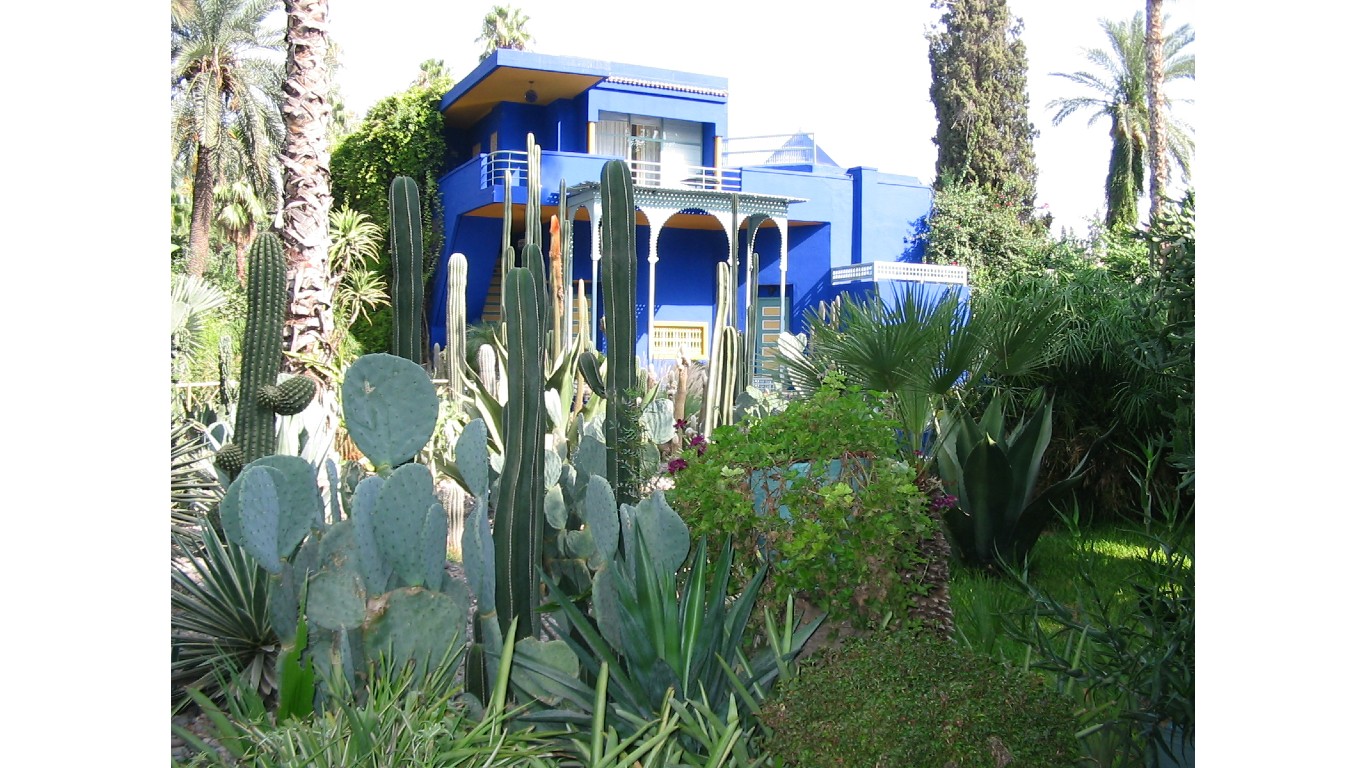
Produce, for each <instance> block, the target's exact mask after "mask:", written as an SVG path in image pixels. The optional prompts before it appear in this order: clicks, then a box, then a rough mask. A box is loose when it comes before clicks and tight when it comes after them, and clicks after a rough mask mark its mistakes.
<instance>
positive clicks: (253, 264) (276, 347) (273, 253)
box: [214, 232, 317, 478]
mask: <svg viewBox="0 0 1366 768" xmlns="http://www.w3.org/2000/svg"><path fill="white" fill-rule="evenodd" d="M287 298H288V295H287V290H286V286H285V252H284V246H282V245H281V244H280V239H279V238H278V237H276V236H275V235H274V234H273V233H270V232H266V233H263V234H261V235H260V236H259V237H257V238H256V240H254V241H253V242H252V244H251V249H250V250H249V251H248V253H247V325H246V332H245V334H244V335H243V337H242V376H241V395H240V396H239V398H238V403H237V419H236V422H235V424H234V427H233V435H232V442H231V443H229V444H227V445H225V446H223V448H222V449H221V450H220V451H219V453H218V455H217V456H216V457H215V459H214V463H215V464H216V465H217V466H218V468H219V469H221V470H223V471H224V472H226V473H227V474H228V476H229V478H232V477H236V476H237V473H239V472H241V471H242V469H243V468H244V467H245V466H246V465H247V464H250V463H251V462H253V461H255V460H257V459H259V458H261V457H262V456H268V455H270V454H273V453H274V452H275V416H276V414H280V415H290V414H295V413H298V412H300V411H302V410H303V409H304V408H305V407H307V406H308V403H309V401H310V400H312V399H313V395H314V393H315V391H316V387H317V384H316V382H314V381H313V380H312V379H310V378H307V377H305V376H295V377H293V378H289V379H286V380H284V381H280V380H279V379H280V361H281V360H283V358H284V349H283V343H284V327H285V302H286V300H287Z"/></svg>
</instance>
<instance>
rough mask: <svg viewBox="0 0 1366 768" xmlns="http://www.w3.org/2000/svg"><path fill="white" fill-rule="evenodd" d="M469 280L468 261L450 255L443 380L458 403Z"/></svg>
mask: <svg viewBox="0 0 1366 768" xmlns="http://www.w3.org/2000/svg"><path fill="white" fill-rule="evenodd" d="M468 281H469V262H468V261H467V260H466V259H465V254H463V253H452V254H451V255H450V257H449V258H448V259H447V260H446V379H447V380H448V381H449V382H450V384H449V385H448V386H449V387H450V390H451V393H452V394H453V396H454V397H455V398H456V401H457V402H459V401H460V400H462V399H463V398H464V397H465V387H466V384H465V378H466V377H465V371H466V369H467V368H468V367H469V366H468V365H466V363H465V322H466V314H467V313H466V311H465V287H466V285H467V283H468Z"/></svg>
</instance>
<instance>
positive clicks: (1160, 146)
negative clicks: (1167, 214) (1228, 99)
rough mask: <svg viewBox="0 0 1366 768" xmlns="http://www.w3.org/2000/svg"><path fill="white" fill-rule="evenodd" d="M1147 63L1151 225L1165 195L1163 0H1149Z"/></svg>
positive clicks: (1146, 44)
mask: <svg viewBox="0 0 1366 768" xmlns="http://www.w3.org/2000/svg"><path fill="white" fill-rule="evenodd" d="M1143 50H1144V56H1145V58H1147V60H1148V165H1149V167H1150V170H1151V171H1152V177H1151V178H1152V181H1151V182H1149V184H1148V198H1149V201H1150V203H1151V207H1150V209H1149V212H1148V221H1149V222H1150V226H1151V223H1152V222H1156V221H1157V215H1158V213H1159V212H1160V211H1161V210H1162V198H1163V197H1164V196H1165V195H1166V193H1167V116H1166V113H1167V105H1166V104H1165V102H1164V100H1163V98H1162V93H1163V88H1162V83H1163V81H1164V80H1165V79H1166V71H1165V69H1166V68H1165V67H1164V66H1163V63H1164V62H1163V60H1162V0H1148V34H1147V36H1146V37H1145V39H1144V41H1143Z"/></svg>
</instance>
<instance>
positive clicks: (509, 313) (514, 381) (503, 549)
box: [493, 245, 546, 639]
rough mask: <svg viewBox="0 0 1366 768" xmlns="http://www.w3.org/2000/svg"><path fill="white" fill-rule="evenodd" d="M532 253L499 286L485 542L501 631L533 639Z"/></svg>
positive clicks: (535, 416) (540, 388)
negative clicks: (495, 409) (493, 493)
mask: <svg viewBox="0 0 1366 768" xmlns="http://www.w3.org/2000/svg"><path fill="white" fill-rule="evenodd" d="M539 251H540V249H538V248H537V247H536V246H535V245H528V246H527V247H526V251H525V253H526V256H527V257H528V258H527V260H528V261H529V262H530V263H531V264H532V267H531V268H527V267H517V268H514V269H512V270H510V271H509V272H508V281H507V283H506V284H505V285H504V286H503V317H505V318H507V320H506V322H507V337H508V367H507V380H508V399H507V405H506V406H505V407H504V408H503V439H504V441H505V443H504V446H503V470H502V474H501V477H500V480H499V491H498V505H497V507H496V508H495V509H494V518H493V539H494V551H495V560H496V562H497V563H498V566H499V572H498V578H497V585H496V586H497V590H496V593H497V606H498V617H499V623H500V624H501V626H502V629H503V631H504V632H506V631H507V628H508V625H509V622H511V620H512V619H513V617H516V619H517V636H518V639H521V638H522V637H531V636H534V635H535V634H536V633H537V631H538V629H539V627H540V621H539V620H538V619H537V606H538V605H539V604H540V589H539V579H538V578H537V571H538V570H539V569H540V567H541V540H542V539H541V537H542V529H541V526H542V519H543V518H544V512H543V505H544V503H545V418H546V416H545V394H544V385H545V368H544V364H545V349H544V338H545V337H544V335H543V325H542V322H541V318H542V317H543V316H544V314H545V311H544V308H543V303H544V302H543V297H544V273H543V272H542V279H541V281H540V283H541V285H540V287H541V290H539V291H538V290H537V281H536V279H535V275H536V271H537V270H536V266H538V265H539V262H540V252H539Z"/></svg>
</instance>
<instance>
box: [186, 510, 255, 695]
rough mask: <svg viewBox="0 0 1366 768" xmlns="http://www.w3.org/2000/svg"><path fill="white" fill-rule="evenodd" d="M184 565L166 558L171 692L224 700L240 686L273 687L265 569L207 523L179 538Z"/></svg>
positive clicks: (251, 687)
mask: <svg viewBox="0 0 1366 768" xmlns="http://www.w3.org/2000/svg"><path fill="white" fill-rule="evenodd" d="M176 538H177V540H178V543H179V548H180V550H181V551H182V552H185V553H193V555H192V556H190V557H188V558H187V560H188V562H183V561H176V560H173V561H172V562H171V689H172V698H173V700H176V701H180V700H182V699H183V697H184V696H185V695H186V692H187V691H188V690H190V689H198V690H200V691H201V692H202V693H203V694H204V695H205V696H207V697H209V698H210V699H214V700H222V698H223V696H224V695H225V694H226V693H227V691H228V689H230V688H232V687H234V686H238V687H242V688H247V689H252V690H255V691H256V692H258V693H259V694H261V695H263V696H267V695H269V694H271V693H272V692H273V691H274V690H275V687H276V686H275V679H276V677H275V659H276V657H277V656H278V654H279V639H278V638H277V636H276V634H275V631H274V630H273V629H272V628H271V624H270V611H269V608H268V606H269V604H270V581H269V579H268V576H269V574H267V573H266V571H265V569H263V568H261V566H260V565H258V564H257V562H256V561H255V560H254V559H252V558H251V557H250V556H249V555H248V554H247V553H246V551H245V550H243V549H242V548H241V547H239V546H238V545H236V544H234V543H232V542H231V541H228V540H226V539H223V538H220V537H219V535H218V532H217V531H215V530H214V529H213V526H211V525H203V526H200V528H199V531H198V533H196V534H194V535H193V537H187V536H183V535H181V536H177V537H176Z"/></svg>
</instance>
